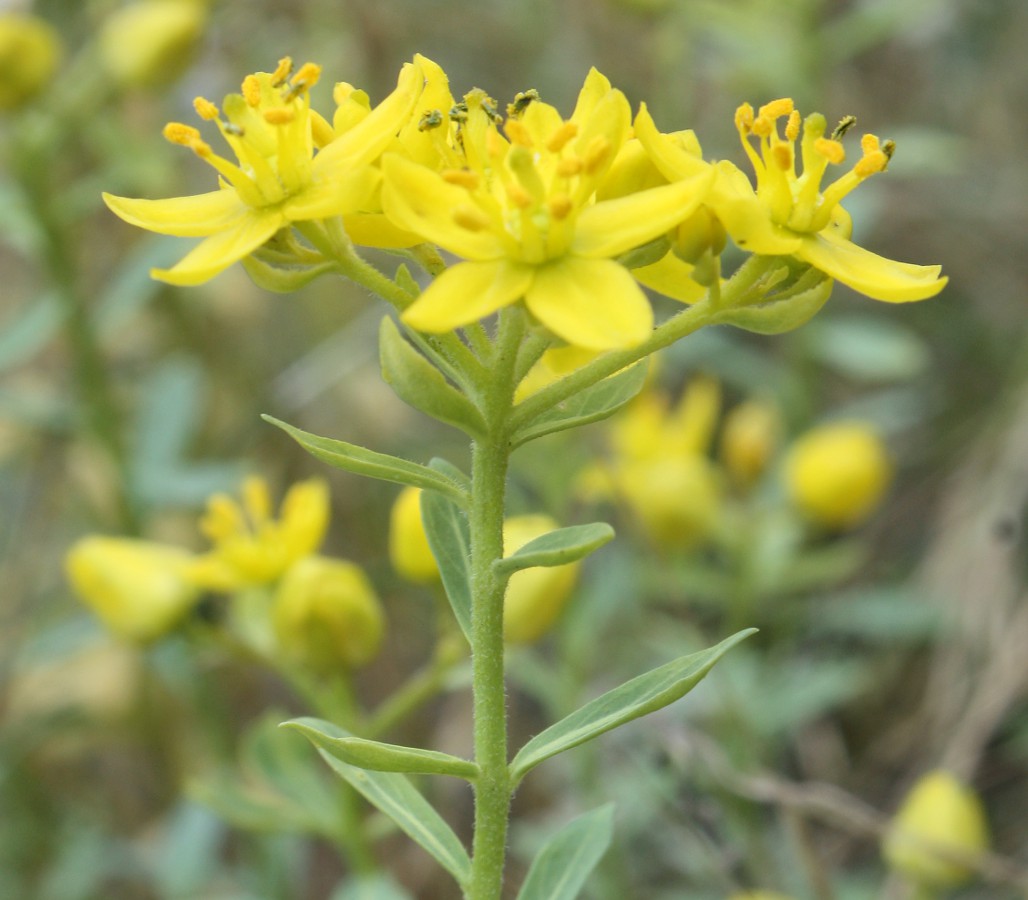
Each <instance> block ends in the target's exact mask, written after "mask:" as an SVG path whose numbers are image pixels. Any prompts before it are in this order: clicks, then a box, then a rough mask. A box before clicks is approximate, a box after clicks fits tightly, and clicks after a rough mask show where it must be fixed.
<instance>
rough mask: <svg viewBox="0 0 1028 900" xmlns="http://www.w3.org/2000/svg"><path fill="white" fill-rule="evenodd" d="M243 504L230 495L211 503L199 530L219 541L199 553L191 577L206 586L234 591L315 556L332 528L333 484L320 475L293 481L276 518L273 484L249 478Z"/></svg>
mask: <svg viewBox="0 0 1028 900" xmlns="http://www.w3.org/2000/svg"><path fill="white" fill-rule="evenodd" d="M242 497H243V501H242V504H240V503H237V502H236V501H235V500H233V499H232V498H231V497H229V496H228V495H226V494H216V495H215V496H213V497H211V498H210V500H208V501H207V512H206V514H205V515H204V517H203V518H202V519H201V521H200V529H201V531H202V532H203V533H204V535H206V536H207V538H209V539H210V541H211V543H212V544H213V545H214V546H213V548H212V549H211V551H210V552H209V553H207V554H205V555H203V556H201V557H198V558H197V560H196V562H195V563H194V565H193V569H192V577H193V578H194V580H196V581H197V583H200V584H202V585H203V586H204V587H207V588H210V589H212V590H218V591H232V590H235V589H237V588H240V587H245V586H247V585H254V584H267V583H268V582H272V581H275V580H277V579H278V578H279V577H281V575H282V574H283V573H284V572H285V571H286V569H288V568H289V567H290V566H291V565H292V564H293V563H295V562H296V561H298V560H300V559H302V558H303V557H305V556H310V555H311V554H312V553H314V552H315V551H316V550H317V549H318V547H319V546H320V545H321V541H322V539H323V538H324V536H325V532H326V530H327V529H328V515H329V499H328V485H327V484H326V483H325V482H324V481H322V480H321V479H316V478H315V479H311V480H309V481H302V482H299V483H297V484H294V485H293V486H292V487H291V488H290V489H289V491H288V492H287V493H286V496H285V498H284V499H283V501H282V509H281V513H280V515H279V518H277V519H276V518H274V517H273V516H272V509H271V498H270V495H269V492H268V485H267V484H266V483H265V482H264V481H263V480H262V479H260V478H248V479H247V480H246V481H245V482H244V483H243V487H242Z"/></svg>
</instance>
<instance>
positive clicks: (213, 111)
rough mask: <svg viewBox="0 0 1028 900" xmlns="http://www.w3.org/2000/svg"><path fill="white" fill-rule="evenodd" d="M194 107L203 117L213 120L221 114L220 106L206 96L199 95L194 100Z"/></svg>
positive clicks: (209, 120)
mask: <svg viewBox="0 0 1028 900" xmlns="http://www.w3.org/2000/svg"><path fill="white" fill-rule="evenodd" d="M193 109H195V110H196V114H197V115H198V116H199V117H200V118H201V119H206V120H207V121H208V122H213V121H214V120H215V119H216V118H218V116H219V112H218V107H216V106H215V105H214V104H213V103H211V101H210V100H207V99H206V98H204V97H197V98H196V99H195V100H193Z"/></svg>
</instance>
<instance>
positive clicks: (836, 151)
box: [635, 99, 947, 303]
mask: <svg viewBox="0 0 1028 900" xmlns="http://www.w3.org/2000/svg"><path fill="white" fill-rule="evenodd" d="M782 118H785V119H786V124H785V128H784V138H783V136H782V135H781V134H780V133H779V125H778V120H779V119H782ZM853 122H854V120H853V119H844V120H843V122H842V123H841V124H840V126H839V128H837V129H836V130H835V131H834V132H833V133H832V134H831V135H830V136H828V137H825V130H826V124H825V118H824V116H822V115H820V114H819V113H814V114H812V115H810V116H808V117H807V118H806V120H805V121H804V122H803V127H802V138H800V114H799V112H798V111H797V110H796V109H794V107H793V102H792V100H789V99H781V100H775V101H772V102H771V103H768V104H766V105H764V106H762V107H761V108H760V109H759V110H758V111H757V113H756V114H754V111H753V108H752V107H751V106H750V105H749V104H748V103H747V104H743V105H742V106H740V107H739V109H738V111H737V112H736V116H735V123H736V127H737V128H738V131H739V136H740V138H741V140H742V144H743V147H744V148H745V150H746V154H747V156H748V157H749V159H750V162H751V163H752V165H753V169H754V172H755V173H756V178H757V187H756V190H755V191H754V189H753V187H752V186H751V185H750V182H749V179H748V178H747V177H746V175H745V174H744V173H743V172H741V171H740V170H739V169H738V168H737V167H736V166H734V165H732V163H730V162H727V161H723V162H719V163H718V164H717V165H716V167H715V168H716V170H717V180H716V181H715V183H714V187H713V188H712V189H711V191H710V194H709V196H708V198H707V200H706V203H707V205H708V206H709V207H710V208H711V209H712V210H713V212H714V213H715V215H716V216H717V217H718V219H720V221H721V222H722V223H723V225H724V227H725V228H726V229H727V231H728V233H729V234H730V235H731V236H732V239H733V240H734V241H735V243H736V244H738V245H739V246H740V247H741V248H742V249H744V250H747V251H749V252H751V253H757V254H761V255H766V256H793V257H796V258H797V259H799V260H802V261H803V262H805V263H807V264H809V265H811V266H813V267H814V268H815V269H819V270H820V271H822V272H824V273H825V274H826V275H828V276H830V277H832V278H834V279H836V280H838V281H841V282H842V283H843V284H846V285H848V286H849V287H851V288H853V289H854V290H856V291H859V292H860V293H862V294H866V295H867V296H869V297H872V298H874V299H875V300H885V301H888V302H891V303H902V302H906V301H910V300H924V299H926V298H928V297H933V296H934V295H935V294H937V293H939V291H941V290H942V288H943V287H944V286H945V284H946V281H947V279H946V278H943V277H940V276H939V272H940V267H939V266H916V265H911V264H909V263H901V262H897V261H895V260H891V259H886V258H884V257H882V256H878V255H877V254H875V253H871V252H870V251H868V250H865V249H863V248H862V247H859V246H857V245H856V244H854V243H853V242H852V241H850V239H849V238H850V234H851V232H852V222H851V220H850V217H849V214H848V213H847V212H846V210H845V209H843V207H842V206H841V204H840V202H839V201H840V200H842V199H843V197H845V196H846V195H847V194H848V193H849V192H850V191H851V190H853V188H855V187H856V186H857V185H858V184H860V183H861V182H862V181H864V179H866V178H868V177H869V176H871V175H873V174H875V173H876V172H881V171H884V170H885V168H886V166H887V165H888V162H889V158H890V157H891V156H892V151H893V146H892V144H891V142H889V141H886V142H885V143H881V142H880V141H879V140H878V138H876V137H875V136H874V135H865V136H864V139H863V140H862V141H861V149H862V151H863V156H862V157H861V159H860V160H859V161H858V162H857V163H856V165H854V166H853V167H852V168H851V169H850V170H849V171H848V172H846V173H845V174H844V175H842V176H841V177H839V178H837V179H836V180H835V181H833V182H832V183H831V184H829V185H827V186H825V187H822V184H821V182H822V179H823V177H824V173H825V170H826V169H827V168H828V166H829V165H830V164H833V165H838V164H840V163H842V162H843V161H844V160H845V158H846V153H845V150H844V149H843V146H842V143H841V138H842V136H843V134H844V133H845V131H846V130H847V129H848V128H849V127H850V126H851V125H852V124H853ZM635 131H636V135H637V136H638V138H639V140H640V141H641V142H642V143H643V144H644V145H645V147H646V149H647V151H648V152H649V153H650V156H651V158H652V160H653V162H654V164H655V165H656V166H657V168H658V169H659V170H660V171H661V172H662V173H663V174H664V176H665V177H667V178H669V179H671V180H675V179H681V178H688V177H692V175H693V173H694V172H695V170H696V165H697V162H698V159H697V157H696V155H695V154H694V153H692V152H690V151H689V150H688V149H687V148H686V147H684V146H683V145H682V143H681V142H678V141H676V140H674V138H673V137H672V136H671V135H665V134H661V133H660V132H658V131H657V128H656V126H655V125H654V123H653V120H652V118H650V115H649V113H648V112H647V110H646V108H645V106H644V107H643V108H642V109H641V110H640V112H639V115H638V116H637V117H636V121H635ZM752 138H756V139H757V143H758V146H759V153H758V152H757V149H756V148H755V147H754V146H753V144H752V143H751V139H752ZM797 140H799V141H800V148H799V155H800V159H801V160H802V172H800V173H797V169H796V162H797V160H796V142H797Z"/></svg>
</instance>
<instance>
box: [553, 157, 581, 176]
mask: <svg viewBox="0 0 1028 900" xmlns="http://www.w3.org/2000/svg"><path fill="white" fill-rule="evenodd" d="M582 166H583V163H582V160H581V158H580V157H577V156H568V157H565V158H564V159H562V160H561V161H560V162H558V163H557V174H558V175H559V176H560V177H561V178H574V177H575V176H576V175H578V174H579V173H580V172H581V171H582Z"/></svg>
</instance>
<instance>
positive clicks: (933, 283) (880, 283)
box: [795, 230, 949, 303]
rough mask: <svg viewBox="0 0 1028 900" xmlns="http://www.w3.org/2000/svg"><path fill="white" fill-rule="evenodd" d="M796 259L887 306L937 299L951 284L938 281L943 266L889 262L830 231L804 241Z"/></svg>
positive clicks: (811, 236) (941, 280) (942, 280)
mask: <svg viewBox="0 0 1028 900" xmlns="http://www.w3.org/2000/svg"><path fill="white" fill-rule="evenodd" d="M795 255H796V256H797V258H799V259H802V260H803V261H804V262H807V263H810V265H812V266H813V267H814V268H815V269H820V270H821V271H822V272H824V273H825V274H826V275H830V276H831V277H832V278H834V279H836V280H837V281H841V282H842V283H843V284H845V285H848V286H849V287H851V288H853V290H855V291H859V292H860V293H861V294H866V295H867V296H868V297H871V298H873V299H875V300H885V301H886V302H888V303H908V302H910V301H912V300H926V299H928V298H929V297H934V296H935V295H936V294H937V293H939V291H941V290H942V289H943V288H944V287H945V286H946V282H947V281H948V280H949V279H948V278H940V277H939V272H940V271H941V266H915V265H911V264H910V263H901V262H896V260H894V259H886V258H885V257H884V256H879V255H878V254H876V253H872V252H871V251H870V250H865V249H864V248H863V247H858V246H857V245H856V244H854V243H853V242H852V241H848V240H846V239H845V238H843V237H839V236H837V235H836V234H835V233H833V232H832V231H829V230H825V231H822V232H820V233H819V234H813V235H810V236H808V237H806V238H804V240H803V244H802V246H801V247H800V249H799V250H798V251H797V252H796V254H795Z"/></svg>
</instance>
